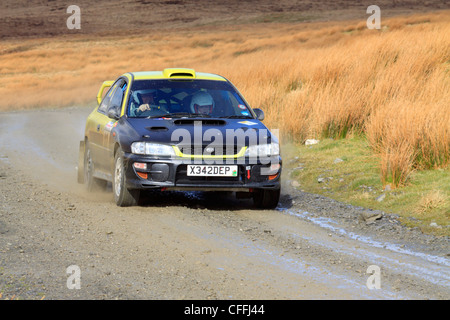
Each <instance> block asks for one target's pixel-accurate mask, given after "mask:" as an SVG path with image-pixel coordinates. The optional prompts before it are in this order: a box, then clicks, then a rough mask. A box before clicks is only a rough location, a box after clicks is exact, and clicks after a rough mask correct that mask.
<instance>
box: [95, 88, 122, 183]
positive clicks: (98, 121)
mask: <svg viewBox="0 0 450 320" xmlns="http://www.w3.org/2000/svg"><path fill="white" fill-rule="evenodd" d="M118 87H119V81H116V82H115V83H114V84H113V86H112V87H111V88H110V89H109V91H108V92H107V94H106V95H105V97H104V98H103V100H102V102H101V103H100V105H99V106H98V108H97V112H96V113H95V114H94V115H93V117H92V119H91V121H92V124H91V125H90V126H89V127H90V132H89V150H90V152H91V154H92V160H93V161H94V168H95V171H96V175H97V176H99V175H100V177H101V178H109V177H106V176H104V175H105V173H107V167H108V166H107V162H108V158H107V152H106V150H105V143H104V134H105V128H106V127H107V125H108V123H109V122H110V121H111V119H110V118H109V117H108V113H107V112H108V109H109V107H110V104H111V100H112V98H113V96H114V92H115V91H116V90H117V88H118Z"/></svg>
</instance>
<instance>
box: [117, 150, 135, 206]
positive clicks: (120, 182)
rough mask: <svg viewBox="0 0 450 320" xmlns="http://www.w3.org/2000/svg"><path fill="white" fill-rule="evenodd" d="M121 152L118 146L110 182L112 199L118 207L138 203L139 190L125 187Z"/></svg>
mask: <svg viewBox="0 0 450 320" xmlns="http://www.w3.org/2000/svg"><path fill="white" fill-rule="evenodd" d="M122 154H123V153H122V150H121V149H120V148H119V149H118V150H117V152H116V156H115V159H114V172H113V183H112V187H113V188H112V189H113V193H114V201H115V202H116V204H117V205H118V206H119V207H128V206H134V205H136V204H137V203H138V200H139V193H140V192H139V190H133V189H131V190H130V189H128V188H127V187H126V175H125V167H124V165H123V155H122Z"/></svg>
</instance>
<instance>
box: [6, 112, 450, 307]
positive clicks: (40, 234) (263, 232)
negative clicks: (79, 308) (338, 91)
mask: <svg viewBox="0 0 450 320" xmlns="http://www.w3.org/2000/svg"><path fill="white" fill-rule="evenodd" d="M90 111H91V108H85V107H83V108H81V107H79V108H78V107H77V108H75V107H74V108H65V109H55V110H50V109H49V110H35V111H23V112H11V113H1V114H0V199H1V202H0V203H1V204H0V293H1V294H2V296H3V298H5V297H6V298H8V297H9V298H11V297H14V295H15V297H19V298H21V299H42V298H43V299H50V300H52V299H200V300H203V299H443V300H446V299H449V298H450V267H449V266H450V259H449V255H450V250H449V239H448V238H436V237H433V236H429V235H424V234H422V233H421V232H420V231H418V230H417V229H409V228H406V227H404V226H402V225H401V224H400V223H398V222H397V219H396V217H395V215H389V214H385V213H382V212H376V211H370V210H365V209H363V208H357V207H352V206H349V205H346V204H343V203H339V202H337V201H334V200H331V199H328V198H325V197H323V196H318V195H314V194H308V193H304V192H300V191H299V190H296V189H294V188H292V187H290V182H289V178H288V175H287V174H288V173H289V168H286V169H285V170H284V172H285V174H286V175H287V176H286V178H285V179H284V182H285V183H284V186H283V189H282V200H281V202H280V204H279V207H278V208H277V209H276V210H256V209H253V208H252V203H251V202H250V201H247V200H236V199H235V197H234V195H230V194H220V195H215V194H210V193H200V192H198V193H197V192H189V193H182V192H164V193H150V194H149V195H148V200H147V201H146V202H145V203H143V204H142V205H141V206H137V207H130V208H119V207H117V206H116V205H115V204H114V203H113V197H112V193H111V190H110V186H109V190H106V191H105V192H100V193H94V194H89V193H87V192H86V191H85V190H84V188H83V186H82V185H78V184H77V182H76V165H77V157H78V143H79V141H80V140H82V137H83V130H84V123H85V119H86V117H87V115H88V114H89V112H90ZM299 157H300V158H301V155H299ZM284 163H289V159H284ZM371 218H372V219H371ZM70 266H77V268H78V270H79V272H80V273H79V275H80V277H79V280H80V281H79V282H77V281H75V282H71V280H72V279H73V277H72V276H73V274H71V273H70V272H69V273H68V271H69V270H71V269H70V268H69V267H70ZM369 266H376V267H375V268H377V267H378V268H379V269H377V270H379V273H375V274H371V273H368V272H367V270H368V268H369ZM68 268H69V270H68ZM369 270H370V268H369ZM378 275H379V277H378ZM374 278H377V279H379V284H380V288H379V289H377V288H374V289H369V288H368V286H367V282H368V279H369V283H370V284H374V283H375V282H373V281H372V279H374ZM68 280H69V281H68ZM74 284H77V285H79V289H77V288H72V289H69V287H71V285H74Z"/></svg>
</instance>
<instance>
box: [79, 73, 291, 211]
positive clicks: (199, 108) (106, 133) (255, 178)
mask: <svg viewBox="0 0 450 320" xmlns="http://www.w3.org/2000/svg"><path fill="white" fill-rule="evenodd" d="M108 88H109V89H108ZM106 89H108V91H107V92H106V94H105V95H103V93H104V91H105V90H106ZM97 101H98V106H97V107H96V108H95V109H94V110H93V111H92V113H91V114H90V115H89V116H88V118H87V122H86V129H85V135H84V140H83V141H81V143H80V156H79V161H78V162H79V163H78V182H80V183H84V184H86V186H87V188H88V190H93V189H94V188H95V187H105V186H106V183H107V182H108V181H109V182H111V183H112V189H113V193H114V199H115V202H116V204H117V205H118V206H130V205H136V204H137V203H138V200H139V197H140V196H141V191H142V190H145V189H155V190H160V191H165V190H181V191H184V190H197V191H234V192H236V195H237V196H238V197H239V198H245V197H248V198H250V197H252V198H253V200H254V203H255V205H256V206H257V207H259V208H275V207H276V206H277V204H278V201H279V198H280V175H281V164H282V163H281V157H280V147H279V143H278V140H277V138H276V137H275V136H274V135H273V134H272V133H271V132H270V131H269V130H268V129H267V127H266V126H264V125H263V124H262V123H261V120H263V119H264V113H263V111H262V110H260V109H252V108H251V107H250V106H249V105H248V104H247V102H246V101H245V99H244V98H243V97H242V95H241V94H240V93H239V92H238V90H237V89H236V88H235V87H234V86H233V85H232V84H231V83H230V82H229V81H228V80H227V79H225V78H223V77H221V76H219V75H215V74H210V73H200V72H195V70H192V69H180V68H172V69H164V70H163V71H152V72H132V73H125V74H123V75H122V76H120V77H119V78H118V79H117V80H115V81H105V82H104V83H103V84H102V86H101V88H100V90H99V92H98V95H97Z"/></svg>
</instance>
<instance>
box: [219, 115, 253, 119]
mask: <svg viewBox="0 0 450 320" xmlns="http://www.w3.org/2000/svg"><path fill="white" fill-rule="evenodd" d="M220 118H225V119H253V117H251V116H244V115H232V116H225V117H220Z"/></svg>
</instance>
